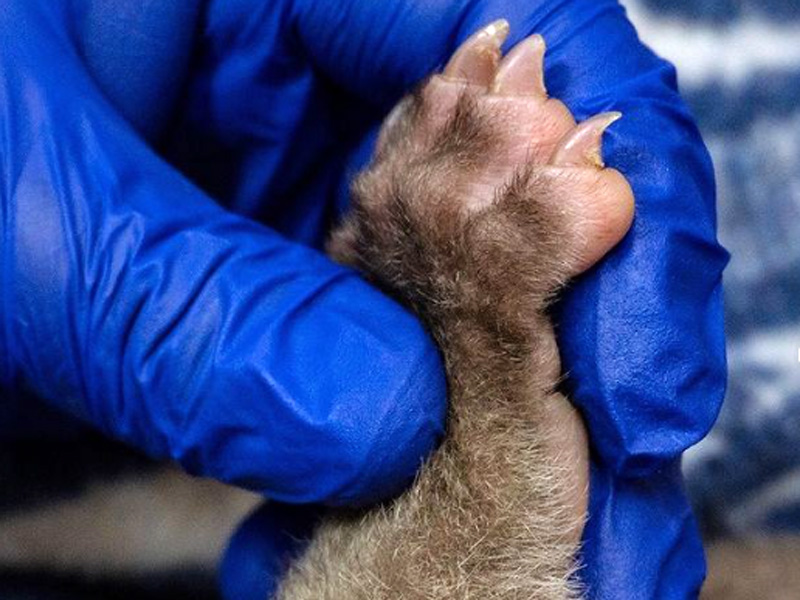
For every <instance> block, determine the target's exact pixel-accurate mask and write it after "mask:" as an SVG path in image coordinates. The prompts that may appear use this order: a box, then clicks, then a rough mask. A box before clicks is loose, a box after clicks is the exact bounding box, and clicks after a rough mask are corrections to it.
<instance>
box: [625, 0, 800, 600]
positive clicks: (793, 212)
mask: <svg viewBox="0 0 800 600" xmlns="http://www.w3.org/2000/svg"><path fill="white" fill-rule="evenodd" d="M623 4H624V5H625V6H626V7H627V9H628V12H629V15H630V17H631V19H632V20H633V21H634V23H635V24H636V26H637V28H638V29H639V32H640V36H641V38H642V39H643V41H644V42H645V43H647V44H648V45H649V46H651V47H652V48H653V49H654V50H656V52H658V53H659V54H661V55H662V56H664V57H666V58H668V59H670V60H671V61H672V62H674V63H675V65H676V66H677V67H678V79H679V83H680V86H681V91H682V92H683V94H684V96H685V97H686V99H687V100H688V102H689V104H690V105H691V108H692V110H693V111H694V114H695V116H696V117H697V120H698V122H699V124H700V129H701V130H702V131H703V134H704V137H705V139H706V142H707V143H708V146H709V149H710V151H711V154H712V156H713V158H714V162H715V165H716V173H717V180H718V186H719V196H718V203H717V206H718V212H719V236H720V240H721V241H722V243H723V244H724V245H725V246H726V247H727V248H728V250H729V251H730V252H731V255H732V259H731V263H730V265H729V267H728V269H727V271H726V272H725V304H726V312H727V316H726V330H727V335H728V361H729V372H730V379H729V387H728V393H727V396H726V400H725V404H724V406H723V410H722V413H721V414H720V418H719V421H718V422H717V424H716V426H715V427H714V429H713V431H712V432H711V434H710V435H709V436H708V438H706V439H705V440H704V441H703V442H701V443H700V444H699V445H698V446H697V447H696V448H694V449H692V451H690V452H689V453H688V454H687V456H686V459H685V461H684V472H685V474H686V480H687V487H688V489H689V493H690V495H691V498H692V502H693V503H694V505H695V508H696V511H697V515H698V519H699V521H700V524H701V527H702V530H703V532H704V536H705V539H706V542H707V544H706V545H707V548H708V551H709V582H708V584H707V586H706V591H705V595H706V596H707V597H709V598H712V597H713V598H726V599H728V598H731V599H734V598H759V599H779V598H786V599H789V598H800V1H798V0H623ZM795 536H797V537H795Z"/></svg>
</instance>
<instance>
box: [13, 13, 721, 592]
mask: <svg viewBox="0 0 800 600" xmlns="http://www.w3.org/2000/svg"><path fill="white" fill-rule="evenodd" d="M9 4H10V6H11V9H10V10H8V9H6V6H4V13H3V14H2V15H0V40H2V42H1V43H2V46H1V47H0V70H2V72H0V74H1V75H2V76H3V77H2V81H3V86H4V87H2V88H0V110H3V111H4V113H3V115H2V118H1V119H0V140H2V146H0V147H2V150H0V161H2V165H3V171H2V175H1V176H2V181H0V183H2V186H3V187H2V193H3V196H2V198H3V203H2V208H3V213H2V215H0V216H2V220H0V227H3V228H4V229H3V230H2V236H0V240H2V243H3V244H4V245H3V247H2V254H0V278H2V281H0V303H2V304H0V352H2V354H0V360H2V359H6V360H5V363H0V367H2V368H4V369H5V370H4V371H3V373H4V378H5V379H4V380H5V381H11V380H13V381H16V382H20V381H21V382H24V383H27V384H28V385H32V386H35V387H36V389H37V391H39V392H40V393H41V394H42V395H43V396H44V397H47V398H50V399H51V401H53V402H56V403H58V404H59V405H60V406H62V407H63V408H65V409H67V410H68V411H70V412H72V413H73V414H77V415H80V416H81V417H83V418H85V419H88V420H91V421H92V422H94V423H96V424H98V425H99V426H100V427H102V428H103V429H104V430H106V431H108V432H110V433H112V434H113V435H116V436H117V437H121V438H123V439H125V440H128V441H130V442H132V443H135V444H138V445H140V446H142V447H144V448H145V449H147V450H148V451H149V452H150V453H152V454H155V455H159V456H175V457H177V458H178V459H179V460H181V462H182V463H183V464H184V465H185V466H186V467H187V468H189V469H191V470H193V471H195V472H203V473H207V474H210V475H213V476H215V477H220V478H222V479H226V480H231V481H235V482H238V483H240V484H247V485H249V486H250V487H252V488H255V489H259V490H261V491H263V492H265V493H267V494H269V495H271V496H272V497H278V498H281V499H283V500H289V501H298V500H312V499H313V500H328V501H333V502H342V501H348V500H357V499H362V500H366V499H369V498H370V497H373V496H379V495H382V494H383V493H386V492H388V491H391V490H392V489H396V483H397V482H400V481H403V480H404V479H405V477H404V476H398V475H397V474H398V473H400V474H403V475H406V474H407V473H408V472H409V471H410V470H411V466H412V464H413V461H412V460H409V458H413V459H414V460H416V459H417V458H418V457H419V456H420V455H421V454H422V453H423V452H424V450H425V449H427V448H428V447H429V446H430V443H431V441H432V439H433V438H434V437H435V435H436V434H437V433H438V431H439V428H438V425H439V423H440V420H437V419H436V418H434V417H435V416H438V417H441V404H440V401H441V396H442V383H441V375H440V373H439V371H438V364H437V363H436V359H435V358H434V357H435V354H433V353H431V351H430V348H429V346H428V345H427V343H426V341H425V340H424V338H423V337H422V335H421V334H420V332H419V329H418V326H417V325H416V324H415V322H414V321H413V320H410V319H409V318H408V316H407V315H405V313H403V312H402V311H400V310H398V309H397V308H396V307H395V306H394V305H392V304H391V303H390V302H388V301H386V300H383V299H381V298H379V297H377V296H376V295H375V294H374V292H372V291H371V290H369V289H368V288H366V287H365V286H363V284H360V283H358V281H357V280H355V279H353V278H352V276H350V275H348V274H346V273H345V272H343V271H341V270H339V269H337V268H335V267H331V266H330V265H329V264H328V263H327V262H325V261H324V260H322V259H321V258H320V257H318V256H317V255H315V254H314V253H312V252H310V251H307V250H305V249H303V248H302V247H299V246H297V245H291V244H289V243H287V242H286V241H284V240H283V239H282V238H279V237H278V236H276V235H275V234H274V233H273V232H271V231H267V230H264V229H263V228H260V227H258V226H256V225H254V224H253V223H252V222H250V221H246V220H243V219H241V218H238V217H235V216H232V215H231V214H229V213H226V212H223V211H222V210H220V209H219V208H217V207H216V206H214V205H212V204H211V203H210V202H209V201H208V200H207V199H206V198H205V197H204V196H203V195H202V194H201V193H200V192H198V191H197V190H196V189H194V188H192V187H190V186H189V185H188V184H187V183H186V182H185V181H184V180H183V179H181V178H180V177H179V176H178V175H176V173H175V172H174V171H173V170H171V169H170V168H169V167H168V166H167V165H166V164H165V163H164V162H162V161H161V160H160V159H159V158H158V157H157V156H155V155H154V154H152V153H151V152H149V151H148V149H147V148H146V147H145V146H144V144H143V143H142V142H141V140H140V139H139V138H138V137H136V135H134V133H133V131H132V130H131V129H130V128H129V127H128V126H127V124H126V123H124V122H123V121H122V120H121V119H120V118H119V117H118V116H117V115H115V114H114V111H113V110H112V109H111V107H110V106H109V105H108V104H107V103H106V101H105V100H104V98H102V97H101V96H100V95H99V94H98V92H97V89H96V87H95V83H96V84H98V85H99V87H101V88H102V90H103V91H104V94H105V98H107V99H110V100H111V103H113V104H114V105H115V106H116V108H117V110H119V111H120V112H121V113H122V114H123V115H125V116H126V117H127V118H128V120H129V121H130V122H132V123H133V124H134V125H135V126H136V127H137V128H138V129H139V131H140V132H144V133H145V134H146V135H148V136H149V137H150V139H158V140H160V145H159V147H160V149H161V153H162V155H163V156H166V157H167V158H168V159H169V160H170V161H171V162H172V164H174V165H178V166H179V167H181V168H182V169H183V170H184V172H186V173H188V174H189V175H190V176H191V177H192V178H193V179H194V181H196V182H198V183H199V184H200V185H201V186H202V187H203V188H204V189H205V190H206V191H208V192H210V193H211V194H212V195H213V196H214V197H215V198H216V199H218V200H219V201H220V202H222V203H223V204H224V205H226V206H227V207H229V208H231V209H233V210H235V211H236V212H237V213H240V214H244V215H247V216H250V217H254V218H257V219H259V220H262V221H265V222H267V223H269V224H270V225H271V226H272V227H273V228H274V230H277V231H279V232H280V233H282V234H284V235H285V236H287V237H290V238H293V239H294V240H296V241H299V242H303V243H304V244H308V245H311V246H318V245H319V244H320V241H321V240H322V238H323V237H324V233H325V231H326V230H327V228H328V227H329V224H330V222H331V219H332V218H333V217H334V216H335V215H336V214H337V213H338V212H340V211H342V210H343V209H344V207H345V206H346V180H347V174H348V173H351V172H352V170H354V169H355V168H357V166H359V165H361V164H363V163H364V161H365V160H366V157H367V156H368V154H369V152H370V149H371V147H372V144H373V141H374V134H375V130H376V127H377V126H378V124H379V122H380V120H381V118H382V116H383V115H384V114H385V112H386V111H387V110H388V109H389V108H390V107H391V105H392V104H393V103H394V102H395V101H396V100H397V99H398V98H399V97H400V95H401V94H402V93H403V92H404V91H406V90H407V89H408V88H409V87H410V86H411V85H413V84H414V83H415V82H416V81H418V80H419V79H420V78H422V77H424V76H425V75H427V74H428V73H429V72H431V71H432V70H433V69H434V68H436V67H437V66H439V65H441V64H442V63H443V62H444V60H445V59H446V58H447V56H448V55H449V54H450V53H451V52H452V50H453V49H454V48H455V47H456V45H457V43H458V42H460V41H461V40H463V39H464V38H465V37H466V36H467V35H468V34H469V33H471V32H472V31H474V30H475V29H476V28H477V27H478V26H480V25H482V24H484V23H486V22H488V21H490V20H493V19H495V18H497V17H501V16H502V17H506V18H508V19H509V20H510V22H511V24H512V37H513V39H512V40H510V41H509V43H513V42H514V41H517V40H519V39H521V38H522V37H523V36H525V35H526V34H528V33H530V32H533V31H537V32H540V33H543V34H544V35H545V37H546V39H547V40H548V42H549V46H550V51H549V54H548V60H547V70H548V72H547V77H548V85H549V87H550V90H551V92H552V93H553V95H555V96H558V97H560V98H562V99H563V100H564V101H565V102H566V103H567V104H568V105H569V106H570V108H571V109H572V110H573V112H574V113H575V114H576V116H577V117H578V118H584V117H586V116H588V115H590V114H593V113H596V112H599V111H602V110H607V109H610V108H613V109H615V110H622V111H623V112H624V113H625V115H626V118H625V119H624V120H623V121H622V122H620V123H619V124H618V125H617V126H616V127H615V129H614V130H613V131H612V132H611V133H610V134H609V135H608V136H607V142H606V158H607V162H608V163H609V164H610V165H611V166H614V167H616V168H618V169H620V170H621V171H623V172H624V173H625V174H626V175H627V176H628V178H629V180H630V181H631V183H632V185H633V187H634V190H635V192H636V196H637V211H638V212H637V218H636V221H635V224H634V228H633V231H632V232H631V234H630V235H629V236H628V237H627V238H626V240H625V241H624V242H623V244H621V245H620V247H619V248H617V250H615V251H614V252H613V253H612V255H611V256H610V257H609V259H608V260H606V261H605V262H604V263H603V264H602V265H601V266H600V267H599V268H597V269H595V270H594V271H593V272H592V273H591V274H589V275H588V276H587V277H585V278H584V279H583V280H582V281H581V282H580V283H578V284H577V285H575V286H574V288H573V289H572V290H571V291H570V293H569V294H568V295H567V297H566V299H565V302H564V303H563V304H562V313H561V319H560V321H561V327H560V334H561V340H560V342H561V347H562V352H563V355H564V361H565V365H566V367H567V368H568V369H569V370H570V373H571V375H572V381H573V382H576V383H575V384H574V385H573V388H572V389H571V390H570V393H571V395H572V397H573V399H574V400H575V401H576V402H577V403H578V404H579V405H580V406H581V408H582V409H583V411H584V414H585V415H586V418H587V421H588V424H589V427H590V430H591V435H592V439H593V443H594V447H593V450H594V453H593V454H594V464H593V478H592V490H591V518H590V521H589V524H588V526H587V529H586V535H585V556H584V558H585V561H586V563H587V568H586V570H585V571H584V572H583V577H584V580H585V581H586V583H587V585H588V587H589V589H590V592H591V596H592V597H595V598H620V597H624V598H683V597H687V596H691V595H692V594H693V593H695V592H696V590H697V588H698V586H699V584H700V580H701V579H702V575H703V560H702V551H701V548H700V545H699V540H698V537H697V533H696V531H695V527H694V523H693V520H692V517H691V514H690V512H689V510H688V506H687V504H686V501H685V499H684V496H683V493H682V489H681V484H680V475H679V470H678V460H679V456H680V453H681V451H682V450H683V449H684V448H686V447H687V446H689V445H690V444H692V443H694V442H695V441H696V440H697V439H699V438H700V437H701V436H702V435H704V434H705V432H706V430H707V429H708V428H709V427H710V425H711V423H712V421H713V419H714V416H715V415H716V412H717V409H718V406H719V402H720V401H721V397H722V388H723V384H724V376H723V373H724V353H723V343H722V327H721V307H720V294H719V274H720V271H721V269H722V267H723V265H724V263H725V253H724V252H723V251H722V250H721V249H720V248H719V247H718V246H717V244H716V242H715V238H714V207H713V198H714V194H713V180H712V174H711V167H710V163H709V160H708V156H707V154H706V152H705V149H704V147H703V145H702V142H701V141H700V139H699V137H698V134H697V131H696V129H695V127H694V125H693V123H692V121H691V119H690V118H689V117H688V115H687V113H686V110H685V107H684V106H683V104H682V102H681V101H680V99H679V98H678V96H677V94H676V92H675V80H674V73H673V71H672V69H671V67H669V65H667V64H665V63H664V62H663V61H660V60H659V59H657V58H656V57H654V56H653V55H652V54H651V53H650V52H649V51H647V50H646V49H645V48H644V47H643V46H641V44H640V43H639V42H638V40H637V38H636V35H635V32H634V31H633V29H632V28H631V26H630V24H629V23H628V22H627V20H626V19H625V17H624V14H623V12H622V10H621V9H620V8H619V6H618V5H617V3H616V2H615V1H613V0H572V1H570V0H562V1H560V2H559V1H554V0H549V1H547V2H545V1H542V0H529V1H526V2H516V1H514V0H484V1H483V2H475V1H473V2H468V1H466V0H463V1H461V2H453V1H449V0H448V1H447V2H425V3H415V2H412V1H411V0H383V1H382V2H372V1H371V0H342V1H339V2H333V1H322V0H277V1H275V2H254V1H253V0H225V1H222V0H216V1H213V2H210V3H209V4H208V5H207V6H205V7H204V8H203V10H202V13H198V12H196V11H195V8H196V6H197V5H196V4H194V5H192V4H187V3H185V2H180V3H179V2H177V1H174V2H163V3H150V2H145V1H144V0H128V2H121V1H118V2H116V3H109V2H105V3H102V2H97V3H96V5H92V4H77V5H76V7H77V8H75V10H73V11H70V12H69V13H67V12H66V11H65V10H64V9H63V8H59V9H56V8H48V10H47V11H45V10H44V9H43V8H42V7H43V6H48V5H50V4H53V3H50V2H44V1H42V2H39V3H36V2H31V0H17V1H15V2H7V3H6V5H9ZM40 4H41V6H39V5H40ZM155 4H158V6H157V7H156V8H154V7H153V6H152V5H155ZM112 5H113V8H111V7H112ZM145 8H146V10H143V9H145ZM197 15H199V19H200V20H199V22H194V21H193V18H192V17H194V16H197ZM66 22H69V23H70V24H71V27H70V28H69V29H65V23H66ZM195 28H197V29H199V31H200V32H201V35H200V37H199V40H198V41H197V46H196V47H194V48H191V49H190V47H189V41H190V40H189V32H190V31H194V30H195ZM15 36H16V37H15ZM70 36H71V37H70ZM76 44H77V46H78V48H79V49H80V53H79V54H76V53H75V51H74V48H75V45H76ZM190 50H191V51H193V54H192V59H191V61H188V57H189V55H190V54H191V52H190ZM187 65H190V67H191V68H189V67H187ZM87 72H91V73H92V74H93V76H94V82H92V81H90V80H89V77H88V76H87ZM6 73H9V74H10V76H9V75H7V74H6ZM182 83H185V86H186V93H184V94H179V93H178V92H179V90H180V89H181V84H182ZM175 99H177V100H175ZM173 100H175V102H172V101H173ZM167 123H168V124H169V127H167V128H166V130H165V129H164V125H165V124H167ZM12 150H13V151H12ZM42 239H45V240H46V244H36V243H35V242H36V241H37V240H42ZM34 317H35V318H34ZM387 323H393V326H392V327H387V326H386V324H387ZM395 324H396V325H395ZM23 334H24V335H23ZM395 371H396V376H391V375H394V374H395ZM7 385H8V384H7ZM176 391H180V393H183V394H186V395H187V396H188V397H189V400H186V398H185V396H178V397H177V398H176V393H177V392H176ZM364 397H367V398H368V402H369V404H370V410H368V411H365V410H364V409H363V407H362V408H361V410H359V407H360V406H361V404H360V403H359V402H358V400H359V398H364ZM173 398H175V399H173ZM409 400H411V401H412V402H411V403H410V406H409ZM393 407H399V408H393ZM393 411H396V412H403V413H404V414H402V415H398V414H396V412H393ZM321 416H322V417H324V418H321ZM409 422H410V423H411V425H409ZM387 424H388V426H387ZM350 445H352V446H354V447H353V448H351V447H350ZM370 446H372V447H371V448H370ZM395 447H396V448H397V449H398V450H399V449H403V450H404V451H403V452H393V450H395ZM336 450H339V451H338V452H337V451H336ZM368 453H369V454H368ZM342 456H344V458H342ZM262 457H263V458H262ZM360 469H361V470H363V471H364V473H363V474H359V470H360ZM265 473H266V474H267V475H266V476H265ZM385 474H391V475H393V476H389V477H386V479H387V481H389V482H391V484H387V485H385V486H380V485H377V483H376V480H378V479H380V475H385ZM356 475H358V477H356ZM287 492H288V493H287ZM312 520H313V517H312V516H311V515H309V514H308V513H307V512H305V511H302V510H298V509H290V508H286V507H280V506H279V507H277V508H275V509H271V510H269V509H268V510H264V511H261V512H259V513H257V514H256V515H254V517H253V518H252V519H251V520H250V521H249V522H248V523H247V524H246V525H245V527H244V528H243V529H242V530H241V531H240V533H239V534H238V535H237V536H236V538H235V539H234V541H233V543H232V545H231V549H230V551H229V553H228V555H227V557H226V560H225V563H224V565H223V567H224V568H223V584H224V587H225V591H226V594H227V595H228V597H230V598H236V599H241V598H250V597H253V598H256V597H263V596H264V595H266V593H267V592H268V591H269V590H270V589H271V588H272V587H273V586H274V581H275V577H276V576H277V574H278V573H279V572H280V570H281V569H282V568H283V566H284V564H285V553H286V552H288V551H291V550H293V543H292V542H291V541H290V540H291V536H296V537H302V536H303V534H304V533H305V532H306V531H308V528H309V527H310V523H311V521H312ZM290 534H291V535H290Z"/></svg>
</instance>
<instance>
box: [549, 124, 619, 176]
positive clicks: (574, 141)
mask: <svg viewBox="0 0 800 600" xmlns="http://www.w3.org/2000/svg"><path fill="white" fill-rule="evenodd" d="M621 117H622V113H619V112H607V113H602V114H599V115H595V116H594V117H592V118H591V119H587V120H586V121H584V122H583V123H580V124H579V125H577V126H576V127H575V128H574V129H573V130H572V131H570V132H569V133H568V134H567V135H565V136H564V137H563V138H561V141H560V142H559V143H558V146H556V149H555V152H553V156H552V158H551V159H550V164H551V165H556V166H559V167H596V168H598V169H602V168H603V167H605V164H604V163H603V154H602V146H603V132H605V130H606V129H608V128H609V126H610V125H611V124H612V123H614V122H615V121H617V120H619V119H620V118H621Z"/></svg>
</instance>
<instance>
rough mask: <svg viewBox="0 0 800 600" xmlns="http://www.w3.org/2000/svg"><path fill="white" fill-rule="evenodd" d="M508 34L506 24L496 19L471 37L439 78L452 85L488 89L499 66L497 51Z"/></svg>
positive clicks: (502, 20)
mask: <svg viewBox="0 0 800 600" xmlns="http://www.w3.org/2000/svg"><path fill="white" fill-rule="evenodd" d="M508 31H509V25H508V21H506V20H505V19H499V20H497V21H495V22H494V23H491V24H489V25H487V26H486V27H484V28H483V29H481V30H480V31H478V32H476V33H473V34H472V35H471V36H470V37H469V38H468V39H467V41H465V42H464V43H463V44H461V46H459V48H458V50H456V53H455V54H454V55H453V57H452V58H451V59H450V62H448V63H447V66H446V67H445V69H444V73H442V75H443V76H444V77H446V78H447V79H450V80H452V81H465V82H467V83H472V84H475V85H489V84H490V83H491V82H492V80H493V79H494V74H495V71H496V70H497V65H498V63H499V62H500V47H501V46H502V45H503V42H505V41H506V37H508Z"/></svg>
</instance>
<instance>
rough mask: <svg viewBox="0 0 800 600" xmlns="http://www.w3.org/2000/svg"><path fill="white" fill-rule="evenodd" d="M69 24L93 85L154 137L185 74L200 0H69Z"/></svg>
mask: <svg viewBox="0 0 800 600" xmlns="http://www.w3.org/2000/svg"><path fill="white" fill-rule="evenodd" d="M69 5H70V7H71V10H70V13H69V26H70V29H71V30H72V31H73V39H74V42H75V46H76V49H77V50H78V52H79V53H80V54H81V57H82V59H83V62H84V63H85V64H86V68H87V69H88V71H89V72H90V73H91V76H92V78H93V79H94V81H95V83H96V85H97V86H98V87H99V88H100V90H101V91H102V92H103V93H104V95H105V96H106V97H107V98H108V100H109V101H110V102H111V103H112V104H113V105H114V107H115V108H116V109H117V111H118V112H119V113H120V114H121V115H122V116H123V117H125V118H126V119H127V120H128V121H129V122H130V123H131V125H133V127H134V128H135V129H136V130H137V131H138V132H139V133H140V134H142V135H144V136H145V137H146V138H147V139H148V140H150V141H151V142H152V141H156V140H157V139H158V137H159V135H160V134H161V133H162V132H163V130H164V128H165V127H166V126H167V125H168V122H169V119H170V117H171V116H172V114H173V111H174V109H175V103H176V101H177V100H178V98H179V96H180V93H181V91H182V89H183V86H184V85H185V84H186V81H187V78H188V75H189V66H190V62H191V61H190V59H191V54H192V51H193V50H194V48H195V42H196V39H195V38H196V33H197V29H198V22H199V19H200V17H201V8H202V5H203V2H202V1H201V0H160V1H159V2H151V1H150V0H113V1H112V2H109V1H108V0H72V1H71V2H70V3H69Z"/></svg>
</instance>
